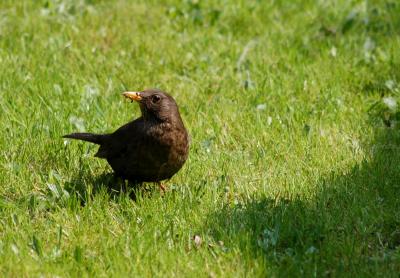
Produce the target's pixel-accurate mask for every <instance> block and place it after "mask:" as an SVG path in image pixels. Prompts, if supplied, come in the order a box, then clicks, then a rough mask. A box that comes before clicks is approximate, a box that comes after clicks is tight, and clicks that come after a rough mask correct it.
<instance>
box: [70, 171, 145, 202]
mask: <svg viewBox="0 0 400 278" xmlns="http://www.w3.org/2000/svg"><path fill="white" fill-rule="evenodd" d="M64 188H65V190H67V191H68V193H69V194H74V195H76V196H77V197H78V198H79V200H80V201H81V204H82V205H85V204H86V203H87V201H88V198H91V197H93V196H95V195H97V194H104V193H105V194H108V195H109V197H111V198H112V199H116V198H119V197H120V196H121V194H125V195H128V196H129V197H130V198H131V199H132V200H136V198H137V196H138V195H139V194H140V195H141V196H143V195H146V194H147V193H148V192H150V191H151V188H149V187H148V186H146V185H141V184H134V183H130V182H127V181H125V180H122V179H120V178H118V177H116V176H115V175H114V173H103V174H101V175H98V176H92V175H90V176H88V175H86V176H82V175H79V176H78V177H77V178H75V179H73V180H71V181H69V182H67V183H66V184H65V186H64Z"/></svg>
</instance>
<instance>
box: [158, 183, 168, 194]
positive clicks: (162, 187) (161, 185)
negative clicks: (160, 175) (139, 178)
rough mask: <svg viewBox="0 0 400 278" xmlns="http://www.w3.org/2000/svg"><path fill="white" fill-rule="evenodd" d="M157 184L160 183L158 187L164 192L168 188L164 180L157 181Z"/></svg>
mask: <svg viewBox="0 0 400 278" xmlns="http://www.w3.org/2000/svg"><path fill="white" fill-rule="evenodd" d="M157 184H158V187H159V188H160V190H161V191H162V192H163V193H165V191H166V188H165V186H164V185H163V184H162V182H160V181H159V182H157Z"/></svg>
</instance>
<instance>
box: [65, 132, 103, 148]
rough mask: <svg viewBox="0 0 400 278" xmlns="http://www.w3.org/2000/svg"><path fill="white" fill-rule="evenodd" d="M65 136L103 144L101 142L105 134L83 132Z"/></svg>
mask: <svg viewBox="0 0 400 278" xmlns="http://www.w3.org/2000/svg"><path fill="white" fill-rule="evenodd" d="M63 138H71V139H78V140H83V141H88V142H92V143H95V144H98V145H101V143H103V139H104V135H102V134H93V133H86V132H83V133H71V134H67V135H64V136H63Z"/></svg>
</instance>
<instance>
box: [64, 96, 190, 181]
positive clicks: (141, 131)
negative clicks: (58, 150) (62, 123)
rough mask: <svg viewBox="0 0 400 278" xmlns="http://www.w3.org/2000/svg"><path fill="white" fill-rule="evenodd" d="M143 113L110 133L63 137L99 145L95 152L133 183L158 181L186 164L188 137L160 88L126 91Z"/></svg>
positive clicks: (170, 98)
mask: <svg viewBox="0 0 400 278" xmlns="http://www.w3.org/2000/svg"><path fill="white" fill-rule="evenodd" d="M123 95H124V96H125V97H127V98H129V99H131V100H135V101H137V102H138V103H139V105H140V110H141V112H142V116H141V117H139V118H137V119H136V120H134V121H132V122H130V123H127V124H126V125H124V126H122V127H120V128H119V129H117V130H116V131H115V132H113V133H111V134H92V133H72V134H69V135H65V136H63V137H64V138H72V139H79V140H83V141H88V142H92V143H95V144H98V145H100V148H99V150H98V152H97V154H96V155H95V156H96V157H99V158H104V159H107V161H108V163H109V164H110V165H111V167H112V169H113V170H114V171H115V173H116V175H117V176H119V177H121V178H123V179H127V180H129V181H132V182H145V181H147V182H160V181H162V180H165V179H169V178H171V177H172V176H173V175H174V174H175V173H176V172H178V171H179V169H180V168H181V167H182V166H183V164H184V163H185V161H186V159H187V157H188V153H189V137H188V133H187V131H186V129H185V126H184V125H183V122H182V119H181V116H180V114H179V110H178V106H177V104H176V102H175V100H174V99H173V98H172V97H171V96H170V95H168V94H167V93H164V92H162V91H160V90H156V89H150V90H144V91H142V92H138V93H136V92H126V93H124V94H123Z"/></svg>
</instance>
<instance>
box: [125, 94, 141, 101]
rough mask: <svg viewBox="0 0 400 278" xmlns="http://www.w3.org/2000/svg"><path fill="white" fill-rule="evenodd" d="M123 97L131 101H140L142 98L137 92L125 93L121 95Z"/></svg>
mask: <svg viewBox="0 0 400 278" xmlns="http://www.w3.org/2000/svg"><path fill="white" fill-rule="evenodd" d="M122 95H123V96H124V97H126V98H129V99H131V100H135V101H140V100H141V99H142V97H141V96H140V93H138V92H125V93H123V94H122Z"/></svg>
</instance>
